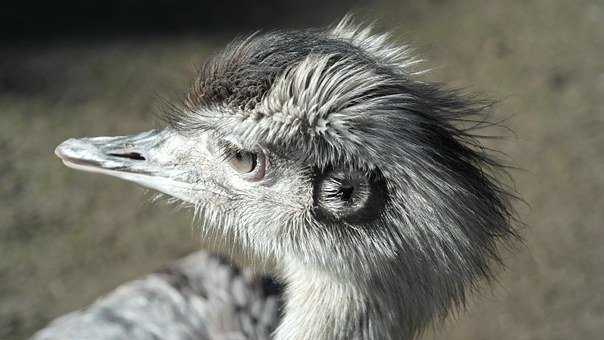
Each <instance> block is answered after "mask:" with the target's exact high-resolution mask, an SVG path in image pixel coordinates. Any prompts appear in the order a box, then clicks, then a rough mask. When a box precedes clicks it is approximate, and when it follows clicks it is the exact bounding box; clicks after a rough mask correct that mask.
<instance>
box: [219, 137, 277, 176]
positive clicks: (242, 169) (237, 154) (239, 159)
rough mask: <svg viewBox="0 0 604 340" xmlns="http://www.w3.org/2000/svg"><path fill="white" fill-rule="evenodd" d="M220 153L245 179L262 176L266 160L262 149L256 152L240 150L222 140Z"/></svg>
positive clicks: (264, 172)
mask: <svg viewBox="0 0 604 340" xmlns="http://www.w3.org/2000/svg"><path fill="white" fill-rule="evenodd" d="M221 145H222V147H221V154H222V157H223V159H224V160H225V162H226V163H227V164H228V165H229V166H230V167H231V168H232V169H233V170H235V172H237V173H238V174H239V175H241V177H243V178H244V179H245V180H247V181H251V182H255V181H259V180H261V179H263V178H264V175H265V174H266V168H267V164H268V160H267V157H266V154H265V152H264V151H263V149H260V150H258V151H257V152H252V151H247V150H242V149H241V148H239V147H238V146H236V145H233V144H231V143H229V142H223V143H222V144H221Z"/></svg>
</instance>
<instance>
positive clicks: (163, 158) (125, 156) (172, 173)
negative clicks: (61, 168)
mask: <svg viewBox="0 0 604 340" xmlns="http://www.w3.org/2000/svg"><path fill="white" fill-rule="evenodd" d="M202 142H203V141H202ZM188 144H191V141H189V140H187V139H186V138H185V137H182V136H180V135H178V134H176V133H174V132H172V131H170V130H169V129H165V130H151V131H147V132H143V133H140V134H136V135H131V136H118V137H92V138H77V139H76V138H73V139H68V140H66V141H65V142H63V143H61V145H59V146H58V147H57V148H56V149H55V154H56V155H57V156H58V157H59V158H61V160H62V161H63V163H64V164H65V165H67V166H68V167H70V168H73V169H77V170H83V171H88V172H95V173H100V174H105V175H109V176H113V177H118V178H121V179H124V180H127V181H131V182H135V183H138V184H140V185H142V186H145V187H148V188H151V189H155V190H158V191H161V192H164V193H166V194H168V195H171V196H173V197H176V198H179V199H181V200H184V201H187V202H191V201H192V200H194V199H193V197H192V191H193V187H194V183H190V182H191V180H190V178H193V177H194V176H192V174H191V173H190V171H191V170H190V169H184V168H183V166H182V165H180V164H179V162H178V161H177V160H178V158H179V155H182V152H183V150H190V149H191V148H193V147H195V148H196V149H199V146H200V143H199V141H196V144H195V145H194V146H193V145H188ZM191 203H193V202H191Z"/></svg>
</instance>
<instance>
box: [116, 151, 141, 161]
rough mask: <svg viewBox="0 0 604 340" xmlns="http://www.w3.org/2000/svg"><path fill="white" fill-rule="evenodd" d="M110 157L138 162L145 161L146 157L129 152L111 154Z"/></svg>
mask: <svg viewBox="0 0 604 340" xmlns="http://www.w3.org/2000/svg"><path fill="white" fill-rule="evenodd" d="M109 156H114V157H120V158H128V159H133V160H137V161H144V160H145V157H143V155H141V154H140V153H138V152H127V153H110V154H109Z"/></svg>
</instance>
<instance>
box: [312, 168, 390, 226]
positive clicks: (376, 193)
mask: <svg viewBox="0 0 604 340" xmlns="http://www.w3.org/2000/svg"><path fill="white" fill-rule="evenodd" d="M313 196H314V205H315V209H314V210H315V212H316V214H317V216H318V217H320V218H324V219H329V220H334V221H342V220H344V221H347V222H350V223H367V222H370V221H372V220H374V219H375V218H377V217H378V216H379V214H380V212H381V209H382V208H383V206H384V204H385V200H386V183H385V181H384V179H383V177H382V176H381V174H379V173H377V170H376V171H374V172H371V173H366V172H362V171H358V170H348V171H346V170H327V171H324V172H318V173H317V175H316V177H315V183H314V193H313Z"/></svg>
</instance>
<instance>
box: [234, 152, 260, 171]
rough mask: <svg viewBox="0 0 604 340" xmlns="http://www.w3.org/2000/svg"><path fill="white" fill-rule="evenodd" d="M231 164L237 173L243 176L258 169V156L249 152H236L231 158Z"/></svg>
mask: <svg viewBox="0 0 604 340" xmlns="http://www.w3.org/2000/svg"><path fill="white" fill-rule="evenodd" d="M229 164H231V167H232V168H233V169H235V171H237V172H239V173H241V174H247V173H250V172H252V171H254V169H255V168H256V166H257V165H258V156H257V155H256V154H255V153H253V152H248V151H235V152H234V153H233V155H232V156H231V157H229Z"/></svg>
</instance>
